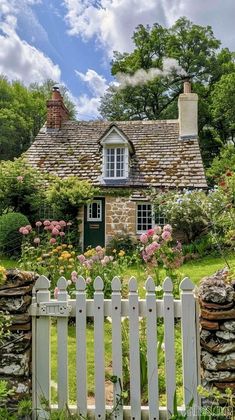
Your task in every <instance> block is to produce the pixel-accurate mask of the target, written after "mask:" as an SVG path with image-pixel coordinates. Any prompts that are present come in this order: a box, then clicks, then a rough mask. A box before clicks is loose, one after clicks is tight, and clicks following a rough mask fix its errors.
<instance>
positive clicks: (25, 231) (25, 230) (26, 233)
mask: <svg viewBox="0 0 235 420" xmlns="http://www.w3.org/2000/svg"><path fill="white" fill-rule="evenodd" d="M21 233H22V234H23V235H28V234H29V231H28V229H26V228H24V229H23V230H22V232H21Z"/></svg>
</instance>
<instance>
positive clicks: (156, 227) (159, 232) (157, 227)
mask: <svg viewBox="0 0 235 420" xmlns="http://www.w3.org/2000/svg"><path fill="white" fill-rule="evenodd" d="M154 232H155V233H156V235H160V234H161V233H162V228H161V226H155V228H154Z"/></svg>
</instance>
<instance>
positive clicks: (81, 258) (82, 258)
mask: <svg viewBox="0 0 235 420" xmlns="http://www.w3.org/2000/svg"><path fill="white" fill-rule="evenodd" d="M77 259H78V260H79V262H80V263H81V264H83V263H84V262H85V261H86V257H85V256H84V255H83V254H81V255H78V257H77Z"/></svg>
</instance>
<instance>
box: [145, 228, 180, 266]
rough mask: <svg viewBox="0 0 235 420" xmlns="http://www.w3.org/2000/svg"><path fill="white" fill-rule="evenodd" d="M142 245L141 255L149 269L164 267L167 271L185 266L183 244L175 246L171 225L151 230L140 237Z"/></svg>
mask: <svg viewBox="0 0 235 420" xmlns="http://www.w3.org/2000/svg"><path fill="white" fill-rule="evenodd" d="M140 243H141V255H142V258H143V260H144V262H145V263H146V264H147V266H148V267H158V266H163V267H164V268H165V269H166V270H174V269H177V268H179V267H180V266H181V265H182V264H183V254H182V246H181V243H180V242H177V244H176V245H173V242H172V227H171V225H169V224H167V225H165V226H163V228H161V227H160V226H156V227H155V228H154V229H149V230H148V231H147V232H146V233H144V234H142V235H141V236H140Z"/></svg>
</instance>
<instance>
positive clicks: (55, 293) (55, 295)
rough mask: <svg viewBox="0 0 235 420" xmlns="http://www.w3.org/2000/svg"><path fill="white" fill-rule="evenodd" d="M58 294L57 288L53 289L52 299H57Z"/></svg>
mask: <svg viewBox="0 0 235 420" xmlns="http://www.w3.org/2000/svg"><path fill="white" fill-rule="evenodd" d="M58 293H59V288H58V287H55V289H54V298H55V299H57V298H58Z"/></svg>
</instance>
